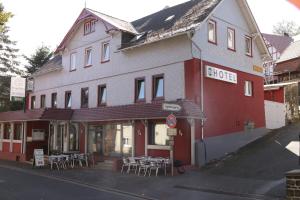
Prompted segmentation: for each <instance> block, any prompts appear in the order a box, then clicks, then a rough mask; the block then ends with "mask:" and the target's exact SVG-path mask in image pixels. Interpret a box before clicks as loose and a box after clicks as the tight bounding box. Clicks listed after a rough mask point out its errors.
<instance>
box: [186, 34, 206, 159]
mask: <svg viewBox="0 0 300 200" xmlns="http://www.w3.org/2000/svg"><path fill="white" fill-rule="evenodd" d="M194 34H195V30H191V31H189V32H187V36H188V39H189V40H190V41H191V42H192V45H194V46H195V47H196V49H197V50H198V51H199V59H200V71H201V74H200V79H201V80H200V83H201V86H200V101H201V105H200V106H201V111H202V112H203V113H204V67H203V59H202V49H201V48H200V47H199V46H198V45H197V43H196V42H194V41H193V37H194ZM192 52H193V46H192ZM192 54H193V53H192ZM204 121H205V119H204V118H202V119H201V142H203V145H204V151H205V163H206V161H207V152H206V144H205V142H204V137H205V134H204Z"/></svg>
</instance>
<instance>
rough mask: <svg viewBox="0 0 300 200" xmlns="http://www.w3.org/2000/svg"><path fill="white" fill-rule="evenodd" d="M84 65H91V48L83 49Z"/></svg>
mask: <svg viewBox="0 0 300 200" xmlns="http://www.w3.org/2000/svg"><path fill="white" fill-rule="evenodd" d="M84 60H85V66H86V67H89V66H92V48H87V49H86V50H85V59H84Z"/></svg>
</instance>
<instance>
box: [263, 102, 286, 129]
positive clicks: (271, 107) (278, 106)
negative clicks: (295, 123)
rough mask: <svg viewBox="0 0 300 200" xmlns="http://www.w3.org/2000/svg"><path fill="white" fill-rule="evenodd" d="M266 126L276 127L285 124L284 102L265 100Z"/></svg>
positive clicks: (269, 127)
mask: <svg viewBox="0 0 300 200" xmlns="http://www.w3.org/2000/svg"><path fill="white" fill-rule="evenodd" d="M265 113H266V128H268V129H277V128H281V127H283V126H285V125H286V119H285V118H286V107H285V104H284V103H278V102H273V101H265Z"/></svg>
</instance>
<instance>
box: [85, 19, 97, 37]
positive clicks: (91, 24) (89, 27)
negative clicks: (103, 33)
mask: <svg viewBox="0 0 300 200" xmlns="http://www.w3.org/2000/svg"><path fill="white" fill-rule="evenodd" d="M95 26H96V20H90V21H88V22H85V23H84V35H87V34H90V33H92V32H95Z"/></svg>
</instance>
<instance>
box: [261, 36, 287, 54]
mask: <svg viewBox="0 0 300 200" xmlns="http://www.w3.org/2000/svg"><path fill="white" fill-rule="evenodd" d="M262 35H263V37H264V38H265V39H266V40H267V41H268V42H269V43H270V44H271V45H272V46H273V47H275V48H276V49H277V51H279V52H280V53H281V54H282V53H283V51H284V50H285V49H286V48H287V47H288V46H289V45H290V44H291V43H292V42H293V38H291V37H289V36H282V35H274V34H267V33H263V34H262Z"/></svg>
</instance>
